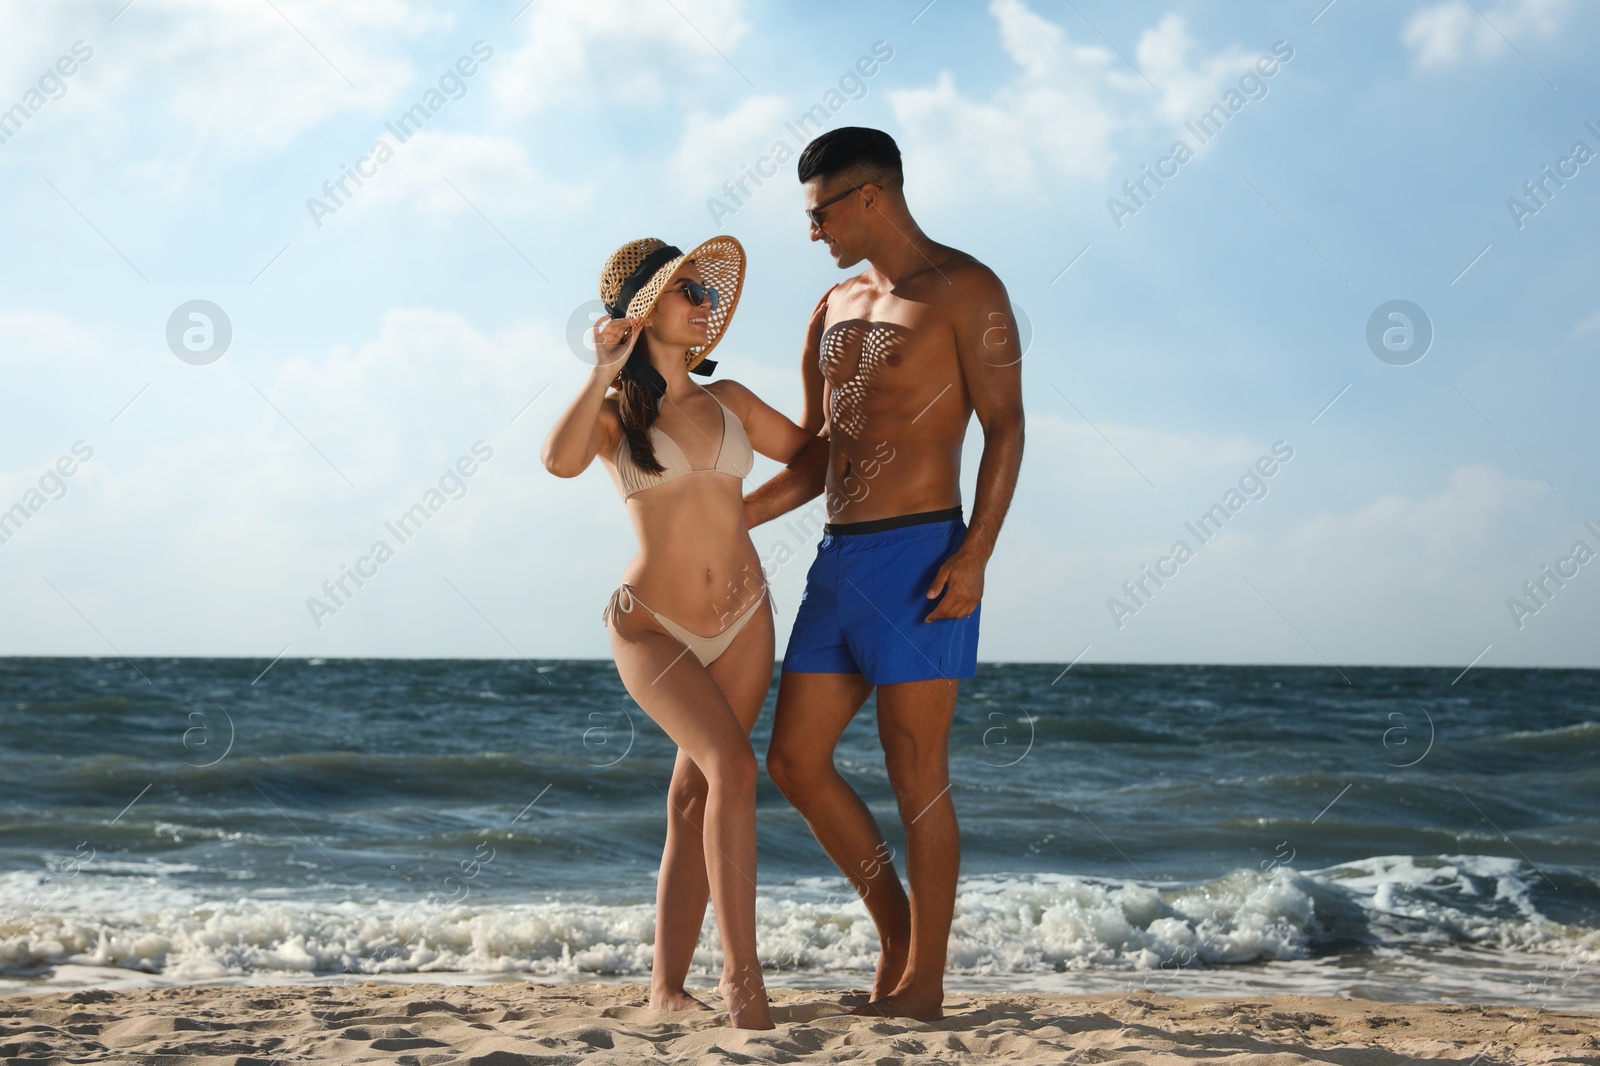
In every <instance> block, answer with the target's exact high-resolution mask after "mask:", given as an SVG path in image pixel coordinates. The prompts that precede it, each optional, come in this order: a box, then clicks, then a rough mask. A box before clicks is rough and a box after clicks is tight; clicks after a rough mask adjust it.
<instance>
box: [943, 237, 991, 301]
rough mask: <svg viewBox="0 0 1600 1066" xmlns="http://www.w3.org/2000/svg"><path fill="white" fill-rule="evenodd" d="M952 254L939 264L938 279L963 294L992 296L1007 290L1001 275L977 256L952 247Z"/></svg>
mask: <svg viewBox="0 0 1600 1066" xmlns="http://www.w3.org/2000/svg"><path fill="white" fill-rule="evenodd" d="M949 251H950V255H949V256H948V257H947V258H946V259H945V260H944V261H943V262H941V263H939V265H938V275H937V280H938V281H939V282H940V283H941V284H948V285H951V286H954V288H955V292H956V293H957V294H959V295H961V296H967V295H969V294H970V295H973V296H978V297H983V296H991V295H993V294H994V293H996V292H1003V291H1005V285H1004V284H1003V283H1002V282H1001V281H1000V275H998V274H996V273H995V272H994V271H993V270H991V269H989V267H987V266H985V265H984V264H983V263H982V262H980V261H979V260H978V258H977V257H976V256H973V255H969V254H968V253H966V252H963V251H959V250H957V249H954V248H951V249H950V250H949Z"/></svg>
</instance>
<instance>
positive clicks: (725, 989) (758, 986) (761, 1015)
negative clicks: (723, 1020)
mask: <svg viewBox="0 0 1600 1066" xmlns="http://www.w3.org/2000/svg"><path fill="white" fill-rule="evenodd" d="M717 991H718V992H721V993H722V1000H723V1002H724V1003H726V1004H727V1005H728V1024H729V1025H730V1026H732V1027H733V1028H735V1029H771V1028H773V1025H772V1011H771V1009H770V1008H769V1006H768V1003H767V989H766V986H765V985H764V984H762V983H761V982H759V981H753V982H740V981H734V980H732V979H730V978H727V977H724V978H723V979H722V980H721V981H719V982H717Z"/></svg>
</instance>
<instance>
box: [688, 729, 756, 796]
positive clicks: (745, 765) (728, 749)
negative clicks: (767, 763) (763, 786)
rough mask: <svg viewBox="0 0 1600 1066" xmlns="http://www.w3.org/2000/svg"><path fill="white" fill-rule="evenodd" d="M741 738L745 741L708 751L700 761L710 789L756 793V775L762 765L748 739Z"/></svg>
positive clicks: (740, 793)
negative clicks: (757, 760) (759, 763)
mask: <svg viewBox="0 0 1600 1066" xmlns="http://www.w3.org/2000/svg"><path fill="white" fill-rule="evenodd" d="M740 739H741V740H743V741H744V743H730V744H727V745H724V746H719V747H718V748H717V749H716V750H714V751H711V752H709V753H707V755H706V756H705V758H704V760H703V761H702V762H700V764H699V765H700V771H701V773H703V774H704V775H705V779H706V783H707V790H708V791H709V789H710V788H712V787H715V788H717V789H719V790H721V791H722V792H723V794H724V795H727V794H730V793H733V794H738V795H745V794H749V795H751V796H754V795H755V791H756V775H757V774H758V773H759V772H760V767H759V766H758V765H757V764H756V753H755V752H754V751H753V750H751V747H750V743H749V741H748V739H745V738H743V737H741V738H740Z"/></svg>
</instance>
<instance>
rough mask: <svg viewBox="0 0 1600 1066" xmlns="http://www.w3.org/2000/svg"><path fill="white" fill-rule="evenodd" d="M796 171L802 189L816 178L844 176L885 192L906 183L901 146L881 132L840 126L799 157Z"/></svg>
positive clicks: (809, 145)
mask: <svg viewBox="0 0 1600 1066" xmlns="http://www.w3.org/2000/svg"><path fill="white" fill-rule="evenodd" d="M796 169H797V170H798V172H799V174H800V183H801V184H802V185H804V184H805V183H806V182H808V181H810V180H811V179H812V178H815V177H822V178H831V177H833V176H834V175H835V174H841V173H848V176H849V177H850V178H851V180H852V181H857V182H862V181H870V182H873V183H874V184H877V185H882V186H883V187H884V188H886V189H898V188H900V187H901V185H903V184H904V182H905V172H904V171H903V170H901V169H900V147H899V145H897V144H895V143H894V138H893V137H891V136H889V135H888V134H887V133H884V132H883V131H882V130H874V129H868V128H866V127H865V126H841V127H839V128H838V129H836V130H829V131H828V132H827V133H824V134H822V135H821V136H819V137H817V138H816V139H814V140H813V141H812V142H811V143H810V144H808V145H806V148H805V151H803V152H801V153H800V161H799V163H798V164H797V165H796Z"/></svg>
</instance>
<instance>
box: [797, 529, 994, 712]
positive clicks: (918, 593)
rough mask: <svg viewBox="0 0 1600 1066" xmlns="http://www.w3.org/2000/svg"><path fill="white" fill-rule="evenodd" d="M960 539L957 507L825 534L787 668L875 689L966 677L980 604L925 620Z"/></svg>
mask: <svg viewBox="0 0 1600 1066" xmlns="http://www.w3.org/2000/svg"><path fill="white" fill-rule="evenodd" d="M966 532H967V524H966V523H965V522H964V521H962V518H961V508H960V507H959V506H957V507H952V508H949V509H948V510H944V511H924V512H921V513H919V514H909V515H896V516H894V517H893V518H883V519H878V520H876V521H871V522H850V523H844V524H834V523H829V524H828V525H827V526H825V527H824V529H823V535H822V543H821V544H820V545H818V546H817V558H816V560H815V561H814V562H813V563H812V564H811V570H810V572H809V573H808V574H807V575H806V590H805V594H804V596H803V597H802V598H801V600H800V611H799V614H797V615H796V616H795V620H794V630H793V632H791V633H790V635H789V647H788V649H787V650H786V651H785V652H784V656H783V668H784V670H786V671H792V672H794V673H801V674H860V675H861V676H862V677H864V678H866V679H867V681H869V682H871V683H872V684H874V685H892V684H896V683H899V682H902V681H928V680H932V679H934V678H964V677H971V676H972V675H973V673H974V672H975V670H976V669H977V663H978V615H979V614H980V613H981V612H982V610H983V607H982V605H981V604H980V605H979V606H978V607H977V608H976V609H974V610H973V612H972V613H971V614H970V615H968V616H967V617H965V618H940V619H937V620H935V621H932V622H927V621H924V619H925V618H926V617H927V615H928V613H929V612H930V611H932V610H933V609H934V608H935V607H936V606H937V605H938V603H939V600H930V599H928V598H927V591H928V586H930V585H932V584H933V578H934V575H935V574H936V573H938V571H939V566H940V564H942V563H943V562H944V561H945V560H946V559H948V558H949V557H950V556H951V555H952V554H954V553H955V550H956V549H957V548H959V547H961V541H962V538H963V537H965V536H966Z"/></svg>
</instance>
